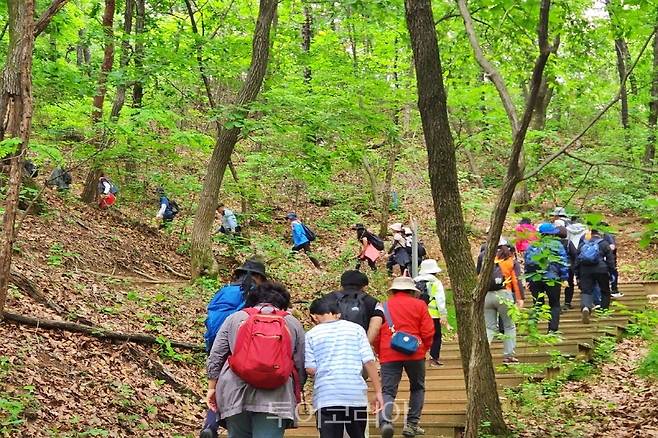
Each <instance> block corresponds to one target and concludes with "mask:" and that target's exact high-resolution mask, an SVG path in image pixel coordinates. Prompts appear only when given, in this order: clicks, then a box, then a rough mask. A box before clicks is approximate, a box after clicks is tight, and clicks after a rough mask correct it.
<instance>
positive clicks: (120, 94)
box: [110, 0, 135, 122]
mask: <svg viewBox="0 0 658 438" xmlns="http://www.w3.org/2000/svg"><path fill="white" fill-rule="evenodd" d="M125 1H126V4H125V7H126V9H125V11H124V13H123V35H122V36H121V57H120V58H119V69H120V70H121V74H122V76H123V77H122V80H121V83H119V85H118V86H117V92H116V96H115V97H114V104H112V112H111V113H110V121H112V122H116V121H118V120H119V115H120V114H121V110H122V109H123V105H124V103H125V102H126V89H127V88H128V81H127V78H126V76H127V74H126V69H127V68H128V63H129V62H130V54H131V52H132V47H131V45H130V34H131V32H132V29H133V9H134V8H135V2H134V0H125Z"/></svg>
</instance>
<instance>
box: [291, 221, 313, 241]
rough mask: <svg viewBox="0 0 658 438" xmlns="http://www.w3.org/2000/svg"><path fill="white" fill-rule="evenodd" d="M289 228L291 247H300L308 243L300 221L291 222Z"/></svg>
mask: <svg viewBox="0 0 658 438" xmlns="http://www.w3.org/2000/svg"><path fill="white" fill-rule="evenodd" d="M291 227H292V243H293V245H295V246H301V245H304V244H305V243H308V242H309V240H308V237H306V231H304V227H303V226H302V223H301V221H299V220H296V221H293V222H292V225H291Z"/></svg>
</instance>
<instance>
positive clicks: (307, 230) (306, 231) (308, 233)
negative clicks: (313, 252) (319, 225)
mask: <svg viewBox="0 0 658 438" xmlns="http://www.w3.org/2000/svg"><path fill="white" fill-rule="evenodd" d="M301 224H302V228H304V234H306V238H307V239H308V241H309V242H313V241H314V240H315V239H316V238H317V235H316V234H315V232H314V231H313V230H311V229H310V228H309V227H307V226H306V224H305V223H304V222H302V223H301Z"/></svg>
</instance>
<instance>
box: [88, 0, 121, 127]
mask: <svg viewBox="0 0 658 438" xmlns="http://www.w3.org/2000/svg"><path fill="white" fill-rule="evenodd" d="M115 7H116V1H115V0H105V11H104V12H103V33H104V34H105V49H104V53H103V63H102V64H101V70H100V74H99V75H98V88H97V89H96V95H95V96H94V102H93V109H92V113H91V121H92V122H93V123H96V122H98V121H99V120H100V119H101V117H102V116H103V103H104V102H105V95H106V94H107V76H108V75H109V74H110V71H111V70H112V64H113V63H114V29H113V27H114V10H115Z"/></svg>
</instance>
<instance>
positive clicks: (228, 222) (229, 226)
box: [217, 202, 242, 234]
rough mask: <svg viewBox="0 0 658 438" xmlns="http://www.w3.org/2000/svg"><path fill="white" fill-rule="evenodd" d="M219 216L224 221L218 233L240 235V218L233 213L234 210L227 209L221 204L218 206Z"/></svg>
mask: <svg viewBox="0 0 658 438" xmlns="http://www.w3.org/2000/svg"><path fill="white" fill-rule="evenodd" d="M217 214H218V215H219V218H220V219H221V221H222V225H221V226H220V227H219V228H218V229H217V232H218V233H222V234H240V232H241V231H242V228H241V227H240V224H239V223H238V218H237V217H236V216H235V213H233V210H231V209H229V208H227V207H226V205H225V204H224V203H223V202H221V203H220V204H219V205H218V206H217Z"/></svg>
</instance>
